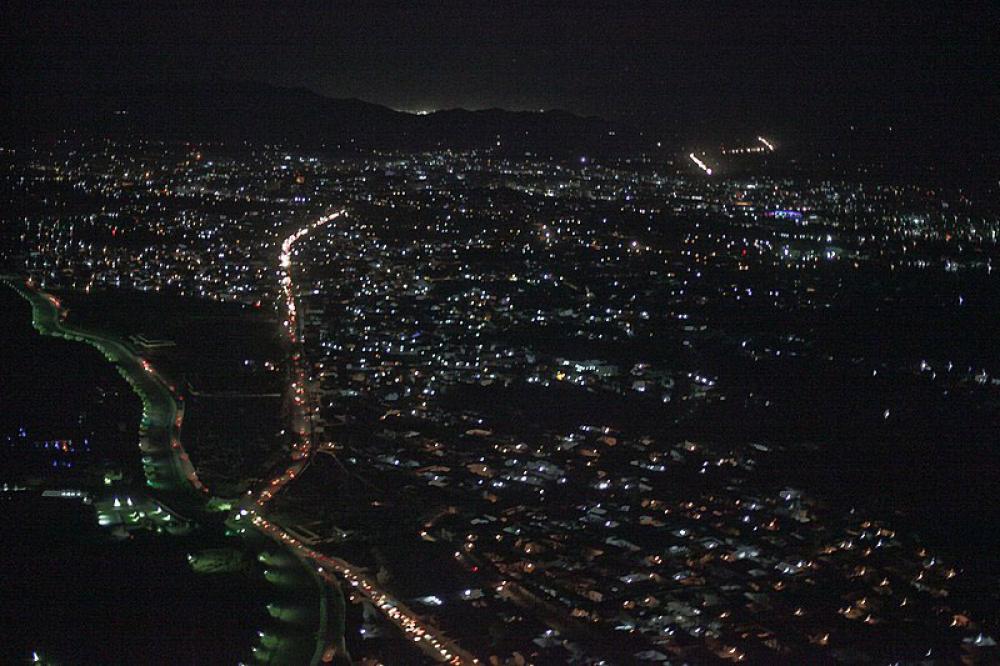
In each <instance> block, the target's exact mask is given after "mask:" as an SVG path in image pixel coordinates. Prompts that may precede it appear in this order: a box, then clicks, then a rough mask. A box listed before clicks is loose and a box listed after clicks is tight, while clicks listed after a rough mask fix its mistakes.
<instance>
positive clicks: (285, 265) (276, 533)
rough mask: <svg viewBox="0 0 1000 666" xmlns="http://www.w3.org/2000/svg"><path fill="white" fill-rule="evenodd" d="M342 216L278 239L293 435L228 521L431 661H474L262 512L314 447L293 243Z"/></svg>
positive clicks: (330, 651) (335, 651)
mask: <svg viewBox="0 0 1000 666" xmlns="http://www.w3.org/2000/svg"><path fill="white" fill-rule="evenodd" d="M346 216H347V212H346V211H345V210H338V211H336V212H333V213H328V214H326V215H323V216H321V217H319V218H317V219H316V220H314V221H312V222H310V223H308V224H306V225H304V226H302V227H300V228H299V229H297V230H296V231H295V232H294V233H292V234H290V235H289V236H287V237H286V238H285V239H284V240H283V241H282V243H281V253H280V255H279V256H278V266H279V269H278V270H279V273H278V279H279V283H280V285H281V295H282V304H281V306H282V309H283V312H284V320H283V321H282V328H283V334H284V335H285V336H286V338H287V340H288V343H289V345H290V347H291V364H290V382H289V399H290V403H291V411H292V413H291V422H292V430H293V433H294V436H295V438H296V439H295V442H294V443H293V445H292V460H291V462H290V464H289V465H288V466H287V467H286V468H285V469H284V470H283V471H282V472H280V473H278V474H276V475H275V476H274V477H273V478H272V479H270V481H268V482H267V483H265V484H264V485H263V486H262V487H261V488H260V489H259V490H258V491H257V492H256V493H251V494H250V495H249V496H248V497H247V498H245V500H244V501H243V502H242V504H241V506H240V507H239V509H238V510H237V512H236V514H235V515H234V517H233V519H234V520H235V521H242V520H249V521H250V522H251V523H252V524H253V525H254V526H255V527H256V528H257V529H259V530H260V531H262V532H264V533H265V534H268V535H270V536H271V537H272V538H274V539H275V540H277V541H280V542H281V543H283V544H285V545H286V546H287V547H289V548H292V549H293V550H294V552H296V553H297V554H298V556H299V557H300V558H301V559H302V560H303V561H304V562H308V563H311V564H312V566H313V567H315V571H316V572H317V574H318V575H319V576H321V577H322V578H323V580H325V581H327V582H328V583H329V584H330V585H331V586H333V587H334V588H336V589H337V592H338V594H339V589H340V580H344V581H346V582H347V583H348V584H350V585H351V587H352V588H353V589H354V590H355V591H356V592H358V593H359V594H362V595H364V596H365V597H367V598H368V599H369V600H370V601H371V602H372V604H373V605H374V606H375V608H378V609H379V610H381V611H382V613H384V615H385V617H386V618H388V620H389V621H391V622H392V623H393V624H395V625H396V626H397V627H398V628H399V629H400V630H401V631H402V632H403V633H404V635H406V636H407V637H408V638H410V639H411V640H413V641H414V643H415V644H416V647H418V648H419V649H420V650H421V651H422V652H423V653H424V654H426V655H427V656H429V657H431V658H432V659H434V660H435V661H438V662H442V663H448V664H453V665H454V666H459V665H461V664H478V663H479V659H478V658H476V657H475V656H473V655H472V654H470V653H469V652H467V651H466V650H464V649H463V648H461V647H460V646H459V645H457V644H456V643H455V642H454V641H453V640H451V639H450V638H448V637H447V636H445V635H444V633H443V632H441V631H440V630H439V629H437V628H436V627H434V626H432V625H430V624H428V623H426V622H425V621H424V620H423V619H422V618H421V617H420V616H419V615H418V614H417V613H415V612H413V611H412V610H411V609H410V608H408V607H407V606H406V605H405V604H403V603H402V602H400V601H399V600H397V599H395V598H394V597H393V596H392V595H391V594H390V593H389V592H388V591H387V590H386V589H385V588H383V587H382V586H381V585H380V584H379V583H378V582H377V581H376V580H375V579H374V578H372V577H370V576H368V575H367V573H366V572H364V571H363V570H361V569H359V568H358V567H355V566H353V565H351V564H350V563H348V562H346V561H345V560H342V559H340V558H337V557H332V556H329V555H324V554H323V553H320V552H318V551H316V550H313V549H311V548H309V547H308V546H307V545H306V544H304V543H302V542H301V541H299V539H297V538H296V537H294V536H293V535H292V534H290V533H289V532H288V531H287V530H286V529H284V528H283V527H282V526H281V525H278V524H277V523H276V522H274V519H273V518H271V519H269V518H268V517H267V516H266V507H267V504H268V503H269V502H270V501H271V500H272V499H273V498H274V497H275V495H276V494H277V493H278V491H280V490H281V489H282V488H284V487H285V486H286V485H287V484H288V483H290V482H291V481H292V480H293V479H295V478H296V477H297V476H298V475H300V474H301V473H302V471H303V470H305V468H306V466H307V465H308V464H309V461H310V460H311V459H312V455H313V454H314V452H315V451H316V448H317V442H316V441H315V437H314V433H313V427H312V421H313V417H314V415H315V413H316V409H317V407H316V405H317V401H316V400H315V399H314V396H313V393H312V381H311V377H310V376H309V373H308V372H307V371H306V364H305V357H304V349H303V344H302V335H303V332H302V323H301V320H300V318H299V315H298V305H297V303H296V288H295V282H294V279H293V277H292V267H293V258H294V256H295V244H296V243H297V242H298V241H300V240H302V239H303V238H305V237H307V236H308V235H309V234H311V233H312V232H314V231H315V230H317V229H319V228H321V227H324V226H326V225H328V224H330V223H331V222H333V221H334V220H336V219H338V218H340V217H346ZM338 657H339V658H344V657H345V652H344V645H343V640H342V637H341V640H339V641H338V642H337V643H334V644H331V645H330V646H328V648H327V650H326V651H325V653H324V655H323V660H324V661H332V660H334V659H337V658H338Z"/></svg>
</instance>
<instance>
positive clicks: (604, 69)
mask: <svg viewBox="0 0 1000 666" xmlns="http://www.w3.org/2000/svg"><path fill="white" fill-rule="evenodd" d="M209 4H210V3H206V2H191V3H183V2H172V3H166V2H160V3H156V2H153V3H150V2H136V3H132V4H127V5H126V4H119V3H88V4H86V5H84V6H78V5H76V3H71V2H68V1H67V2H59V3H53V4H41V3H34V2H32V3H11V2H7V3H4V7H5V9H4V14H5V15H4V17H3V28H2V30H3V33H4V35H3V37H4V39H3V53H2V55H3V59H4V63H3V65H2V67H3V72H4V83H5V84H6V86H7V87H8V88H11V87H14V88H16V87H19V86H31V87H38V86H61V87H66V86H74V85H83V86H91V85H115V84H121V83H124V84H126V85H131V84H133V83H136V82H151V83H158V82H163V81H170V82H175V81H178V80H182V81H183V80H187V79H214V78H225V79H248V80H258V81H266V82H269V83H274V84H278V85H285V86H306V87H308V88H311V89H313V90H315V91H317V92H320V93H322V94H325V95H329V96H334V97H359V98H362V99H365V100H369V101H373V102H378V103H382V104H386V105H388V106H392V107H394V108H401V109H425V108H442V107H455V106H461V107H467V108H482V107H490V106H500V107H506V108H531V109H534V108H553V107H559V108H565V109H569V110H571V111H576V112H579V113H592V114H598V115H602V116H605V117H608V118H613V119H627V120H631V121H633V122H635V123H637V124H639V125H649V124H654V125H659V126H661V127H669V126H671V125H677V126H681V125H685V124H686V125H690V124H694V123H708V124H711V123H713V122H719V123H725V122H732V121H738V120H739V119H746V118H750V119H753V121H754V122H758V121H760V122H771V123H778V124H781V123H783V122H791V121H794V119H796V118H799V119H802V118H806V117H813V116H818V117H820V118H821V119H826V118H835V119H838V120H843V119H849V120H850V121H851V122H854V121H861V122H864V121H865V120H871V119H878V120H879V121H883V120H885V121H889V122H891V121H892V120H893V119H906V118H907V117H909V118H911V119H912V118H914V117H920V118H922V119H925V120H928V121H930V122H932V123H934V124H940V125H941V126H945V125H947V124H948V123H956V122H962V121H963V120H962V119H964V118H968V117H975V116H977V115H982V114H984V113H986V112H987V111H991V110H993V111H995V109H996V107H995V106H991V105H990V104H987V103H986V100H987V98H989V99H990V100H991V101H992V102H995V100H996V95H997V83H996V81H997V78H998V77H997V70H998V69H1000V68H998V62H1000V60H998V57H997V55H998V49H997V37H996V34H997V32H998V27H1000V24H998V18H1000V12H998V11H997V6H998V5H997V4H996V3H994V4H993V6H992V7H990V5H983V6H978V7H976V6H970V5H960V4H955V5H952V6H951V7H936V8H931V9H928V10H924V9H922V8H921V6H922V5H923V4H925V3H907V4H898V5H895V4H894V5H885V4H881V3H863V4H848V3H840V2H828V3H817V4H811V3H794V4H780V3H765V4H760V5H748V4H742V3H741V4H739V5H736V4H724V3H712V4H701V3H698V4H697V5H696V6H694V3H687V2H683V3H682V2H670V3H660V2H653V1H652V0H650V1H649V2H643V3H635V4H627V3H621V2H607V3H602V2H596V1H595V0H585V1H583V2H579V3H576V4H569V3H549V2H538V1H536V2H527V3H522V4H518V5H502V6H501V5H500V4H498V3H495V2H490V3H461V4H458V3H447V2H444V3H427V4H423V3H410V2H405V1H404V0H397V1H396V2H390V3H376V2H373V3H365V4H345V3H327V2H322V3H321V2H315V3H308V4H295V3H290V2H287V3H286V2H275V3H270V4H268V5H264V4H256V3H246V2H245V3H236V2H233V3H226V4H211V8H207V7H206V5H209ZM875 4H878V5H879V6H878V7H877V8H872V6H871V5H875Z"/></svg>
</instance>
